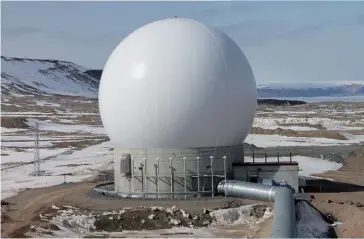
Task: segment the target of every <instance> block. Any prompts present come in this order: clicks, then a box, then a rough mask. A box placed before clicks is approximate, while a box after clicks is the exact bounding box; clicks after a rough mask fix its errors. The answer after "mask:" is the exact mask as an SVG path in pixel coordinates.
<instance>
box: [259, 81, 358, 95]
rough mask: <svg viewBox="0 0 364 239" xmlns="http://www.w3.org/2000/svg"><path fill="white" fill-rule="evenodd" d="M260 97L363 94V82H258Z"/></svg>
mask: <svg viewBox="0 0 364 239" xmlns="http://www.w3.org/2000/svg"><path fill="white" fill-rule="evenodd" d="M257 88H258V96H259V97H260V98H277V97H278V98H280V97H328V96H330V97H339V96H363V95H364V83H363V82H336V83H326V82H304V83H297V82H292V83H290V82H281V83H277V82H276V83H269V84H258V85H257Z"/></svg>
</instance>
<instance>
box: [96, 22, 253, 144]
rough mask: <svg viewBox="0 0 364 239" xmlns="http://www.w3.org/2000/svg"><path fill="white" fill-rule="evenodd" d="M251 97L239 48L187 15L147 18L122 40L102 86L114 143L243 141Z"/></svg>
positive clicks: (249, 123) (105, 122)
mask: <svg viewBox="0 0 364 239" xmlns="http://www.w3.org/2000/svg"><path fill="white" fill-rule="evenodd" d="M256 102H257V92H256V83H255V79H254V75H253V72H252V69H251V67H250V65H249V63H248V61H247V59H246V57H245V55H244V53H243V52H242V51H241V49H240V48H239V47H238V45H237V44H236V43H235V42H233V40H231V39H230V38H229V37H228V36H227V35H226V34H224V33H222V32H220V31H218V30H216V29H214V28H211V27H208V26H206V25H203V24H202V23H199V22H197V21H194V20H191V19H184V18H173V19H166V20H161V21H156V22H152V23H150V24H147V25H145V26H143V27H141V28H139V29H138V30H136V31H134V32H133V33H131V34H130V35H129V36H128V37H126V38H125V39H124V40H123V41H122V42H121V43H120V44H119V45H118V46H117V47H116V48H115V50H114V51H113V52H112V54H111V56H110V57H109V59H108V61H107V63H106V65H105V68H104V70H103V73H102V77H101V82H100V89H99V107H100V113H101V119H102V122H103V125H104V127H105V130H106V132H107V133H108V135H109V137H110V139H111V141H112V142H113V143H114V144H115V146H116V147H119V148H159V149H168V148H176V149H177V148H179V149H180V148H190V147H210V146H216V145H217V146H229V145H236V144H240V143H242V142H243V141H244V140H245V138H246V136H247V134H248V132H249V130H250V129H251V126H252V124H253V119H254V114H255V110H256Z"/></svg>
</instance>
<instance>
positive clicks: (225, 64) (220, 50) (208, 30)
mask: <svg viewBox="0 0 364 239" xmlns="http://www.w3.org/2000/svg"><path fill="white" fill-rule="evenodd" d="M185 19H186V20H188V21H192V22H195V23H197V24H198V25H199V26H201V27H202V28H204V29H205V30H206V31H207V32H208V34H209V35H210V36H211V37H212V38H213V39H214V41H215V43H216V45H217V47H218V48H219V52H220V55H221V58H222V60H223V61H224V69H225V74H226V73H227V63H226V60H225V57H224V54H223V53H222V49H221V46H220V44H219V41H218V40H217V39H216V37H215V36H214V34H212V32H211V31H210V29H208V27H206V26H205V25H203V24H202V23H200V22H198V21H195V20H193V19H189V18H185Z"/></svg>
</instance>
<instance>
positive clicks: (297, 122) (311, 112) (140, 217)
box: [1, 95, 364, 237]
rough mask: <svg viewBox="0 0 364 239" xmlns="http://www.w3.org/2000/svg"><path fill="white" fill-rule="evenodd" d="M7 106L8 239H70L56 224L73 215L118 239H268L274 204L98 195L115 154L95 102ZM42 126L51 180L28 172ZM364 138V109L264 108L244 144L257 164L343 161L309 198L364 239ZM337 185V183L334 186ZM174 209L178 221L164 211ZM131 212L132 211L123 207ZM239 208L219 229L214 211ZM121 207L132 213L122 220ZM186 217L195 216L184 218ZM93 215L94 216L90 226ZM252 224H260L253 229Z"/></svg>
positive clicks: (52, 99) (44, 100) (48, 99)
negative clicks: (269, 214) (268, 214)
mask: <svg viewBox="0 0 364 239" xmlns="http://www.w3.org/2000/svg"><path fill="white" fill-rule="evenodd" d="M1 106H2V115H1V127H2V139H1V140H2V146H1V156H2V161H1V169H2V172H1V173H2V197H3V196H4V195H8V196H7V198H6V199H5V200H3V201H2V205H1V206H2V207H1V208H2V216H1V219H2V221H1V225H2V236H3V237H8V236H11V237H23V236H32V237H33V236H37V235H38V236H39V235H43V236H44V235H46V234H47V233H48V235H49V236H57V235H58V236H62V234H57V231H58V233H59V232H60V231H62V232H64V231H67V230H66V229H67V228H68V227H65V228H60V227H62V225H63V226H64V223H63V222H64V221H62V223H60V222H59V221H58V222H57V223H49V221H51V220H53V218H58V219H60V218H62V217H63V219H65V218H66V216H67V217H68V219H67V220H66V221H68V222H73V223H76V222H79V221H80V220H81V219H82V220H86V219H90V218H92V220H94V223H93V226H94V227H91V228H89V231H88V232H87V233H91V232H94V231H99V230H100V229H102V230H104V231H113V232H114V233H119V234H108V235H113V236H117V237H123V236H125V235H129V236H132V237H133V236H134V237H135V236H138V234H120V233H125V232H126V231H130V233H132V231H135V230H136V231H138V233H146V234H145V236H148V235H149V236H150V235H152V236H156V237H169V236H173V235H174V236H178V235H179V236H183V237H185V236H188V237H245V236H252V237H254V236H256V237H268V236H269V232H270V225H271V218H270V217H264V213H263V212H265V211H266V210H267V207H271V206H272V205H270V204H267V203H262V202H257V201H250V200H243V199H232V198H223V197H216V198H214V199H203V200H194V201H183V200H179V201H177V200H168V201H152V200H148V201H142V200H115V199H110V198H104V197H99V196H98V195H95V194H94V192H93V191H92V189H93V187H94V186H95V185H96V184H97V183H99V182H103V181H104V180H105V178H103V177H101V178H95V177H96V176H97V175H98V174H99V173H100V172H104V170H106V169H112V166H113V165H112V151H111V150H112V149H111V146H110V145H109V144H108V141H107V140H108V138H107V136H106V135H105V132H104V131H103V128H102V125H101V120H100V116H99V114H98V105H97V101H96V100H93V99H88V98H83V97H66V96H56V95H54V96H29V97H25V96H18V97H12V96H6V97H5V96H4V97H3V96H2V102H1ZM35 123H39V127H40V128H39V134H40V155H41V158H42V159H43V162H44V163H43V164H42V166H41V168H42V170H43V171H44V172H43V175H42V176H38V177H34V176H31V175H30V174H31V173H32V172H33V165H32V164H33V156H34V135H35V133H34V131H33V130H32V126H34V125H35ZM363 135H364V103H338V102H331V103H317V104H316V103H313V104H302V105H287V104H284V105H276V103H275V105H271V104H262V105H259V107H258V110H257V114H256V120H255V122H254V125H253V128H252V131H251V134H250V135H249V137H248V138H247V141H246V142H248V143H249V144H246V145H245V146H246V154H247V156H248V157H251V156H252V153H253V152H254V154H255V157H264V153H267V154H268V156H269V157H276V156H277V154H278V153H279V154H280V155H281V157H282V156H288V155H289V154H290V153H291V155H292V156H293V157H294V156H305V157H311V158H317V159H324V160H329V161H333V162H337V163H341V164H343V167H342V168H341V169H340V170H338V171H331V172H330V171H329V172H325V173H318V174H314V175H312V176H316V177H320V178H329V179H330V180H326V181H323V179H317V178H316V179H315V180H316V181H315V180H314V179H312V181H311V184H312V185H311V186H312V187H311V189H310V190H311V191H312V192H310V195H311V196H312V199H313V204H314V205H315V207H317V208H318V209H320V210H321V211H322V212H325V213H327V214H331V215H332V216H333V217H334V218H336V219H337V220H338V221H340V222H341V223H342V224H340V225H337V227H336V231H337V235H338V236H339V237H361V236H362V235H364V232H363V230H362V228H364V225H363V224H362V223H361V222H362V221H364V219H363V218H364V217H363V216H364V214H363V213H364V212H363V210H364V209H363V207H361V206H360V205H362V204H364V201H363V199H364V194H363V190H362V187H363V186H364V176H363V175H364V171H363V170H364V156H363V151H362V150H363V149H362V146H363V141H364V139H363ZM313 167H315V166H314V165H313ZM326 171H327V170H326ZM332 180H334V181H335V183H329V182H332ZM64 182H66V183H64ZM338 182H341V183H340V184H339V183H338ZM318 185H320V186H318ZM252 204H255V205H257V206H254V207H249V210H248V209H247V208H244V206H246V205H252ZM141 205H142V206H143V207H140V206H141ZM52 206H53V207H52ZM66 206H71V207H75V208H67V207H66ZM156 206H160V207H163V209H161V210H159V209H158V210H157V211H155V210H154V211H153V209H152V207H156ZM173 206H175V208H174V209H173V210H175V212H173V215H172V214H171V213H169V212H167V211H166V210H167V209H168V208H169V209H168V210H171V208H172V207H173ZM128 207H130V208H131V209H125V208H128ZM241 207H242V209H239V210H240V211H239V210H238V211H239V213H240V214H239V213H238V215H243V216H242V217H238V218H240V219H239V220H238V219H237V220H235V221H233V222H230V225H229V226H227V225H223V226H222V225H219V226H217V225H215V226H214V222H215V223H216V222H217V221H219V220H220V219H216V218H219V217H216V215H215V217H213V216H212V215H213V214H211V215H210V212H212V211H216V210H224V209H222V208H225V209H226V210H227V209H229V208H241ZM56 208H58V209H56ZM69 209H71V210H72V213H70V215H65V214H64V213H65V212H64V211H68V210H69ZM123 209H125V212H124V213H121V214H120V210H123ZM203 209H207V211H208V212H209V213H206V211H204V210H203ZM182 210H183V211H182ZM244 210H245V211H244ZM113 211H115V212H117V213H116V214H115V213H113ZM268 211H269V210H268ZM106 212H109V213H111V214H107V213H106ZM183 212H185V213H187V214H188V215H189V216H188V217H184V215H185V214H184V213H183ZM62 213H63V214H62ZM90 213H91V214H92V216H90V217H86V219H85V216H86V215H87V216H89V215H90ZM104 213H106V215H103V214H104ZM234 213H235V214H234V215H236V213H237V212H234ZM152 214H153V215H154V216H151V215H152ZM72 215H75V216H74V217H73V216H72ZM77 215H78V216H79V217H77ZM80 215H83V216H80ZM111 217H112V219H110V218H111ZM118 217H120V219H118ZM149 217H153V219H150V218H149ZM72 218H73V219H72ZM194 218H195V219H194ZM242 218H245V219H246V220H245V221H244V220H242ZM71 219H72V220H71ZM248 219H249V220H250V221H249V220H248ZM253 219H254V220H253ZM82 220H81V222H82ZM224 220H225V219H224ZM221 221H222V220H220V222H221ZM253 221H255V222H257V221H259V223H258V224H256V225H255V226H252V225H253V224H254V223H253ZM76 224H77V223H76ZM76 224H75V225H76ZM181 226H184V227H182V228H181ZM175 227H177V228H178V229H175ZM191 227H194V228H193V229H192V228H191ZM42 228H43V229H44V230H43V231H42ZM183 228H187V229H188V230H187V231H186V230H185V229H183ZM198 228H202V229H198ZM204 228H205V229H204ZM221 228H223V229H221ZM68 229H69V228H68ZM151 229H153V230H152V231H153V232H152V231H151ZM172 229H173V230H174V231H173V230H172ZM39 230H40V231H39ZM139 230H146V231H142V232H141V231H139ZM156 230H157V231H156ZM168 230H169V231H168ZM171 230H172V231H171ZM191 231H192V232H193V233H195V234H193V233H192V234H191ZM32 233H33V234H32ZM37 233H38V234H37ZM68 233H70V232H69V231H68ZM87 233H86V234H84V236H85V237H89V236H101V237H102V236H104V237H105V235H104V234H100V233H99V234H97V233H96V232H94V234H91V235H89V234H87ZM95 233H96V234H95ZM110 233H111V232H110ZM148 233H149V234H148ZM153 233H155V234H153ZM198 233H200V234H198ZM172 234H173V235H172ZM68 235H69V234H68ZM143 235H144V234H143ZM63 236H65V235H63ZM66 237H67V236H66Z"/></svg>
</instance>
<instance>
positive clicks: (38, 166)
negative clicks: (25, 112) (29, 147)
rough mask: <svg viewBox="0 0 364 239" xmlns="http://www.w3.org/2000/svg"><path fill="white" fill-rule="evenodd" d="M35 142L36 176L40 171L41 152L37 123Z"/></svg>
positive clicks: (36, 125)
mask: <svg viewBox="0 0 364 239" xmlns="http://www.w3.org/2000/svg"><path fill="white" fill-rule="evenodd" d="M34 131H35V141H34V142H35V143H34V174H33V175H34V176H39V173H40V154H39V125H38V123H35V126H34Z"/></svg>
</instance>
